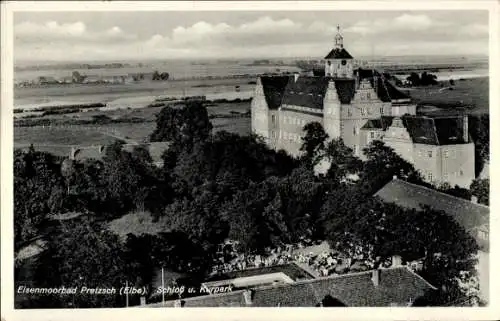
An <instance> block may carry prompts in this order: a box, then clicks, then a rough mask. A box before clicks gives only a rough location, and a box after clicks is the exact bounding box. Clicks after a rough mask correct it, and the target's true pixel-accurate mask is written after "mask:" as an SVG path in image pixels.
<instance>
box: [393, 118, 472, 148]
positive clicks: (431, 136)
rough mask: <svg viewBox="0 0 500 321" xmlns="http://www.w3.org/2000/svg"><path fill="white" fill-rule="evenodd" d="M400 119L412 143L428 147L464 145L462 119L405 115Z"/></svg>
mask: <svg viewBox="0 0 500 321" xmlns="http://www.w3.org/2000/svg"><path fill="white" fill-rule="evenodd" d="M402 119H403V123H404V124H405V127H406V128H407V129H408V132H409V133H410V136H411V138H412V140H413V142H414V143H417V144H428V145H454V144H464V143H465V140H464V123H463V117H456V116H450V117H424V116H409V115H407V116H404V117H403V118H402ZM467 135H468V134H467ZM468 141H469V142H470V138H468Z"/></svg>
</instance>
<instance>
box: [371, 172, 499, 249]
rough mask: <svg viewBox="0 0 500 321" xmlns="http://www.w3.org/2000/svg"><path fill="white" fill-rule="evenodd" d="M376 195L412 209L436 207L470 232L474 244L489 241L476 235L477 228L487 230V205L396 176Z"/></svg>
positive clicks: (483, 245) (488, 210)
mask: <svg viewBox="0 0 500 321" xmlns="http://www.w3.org/2000/svg"><path fill="white" fill-rule="evenodd" d="M375 196H378V197H380V198H381V199H382V200H383V201H385V202H389V203H395V204H396V205H399V206H403V207H406V208H412V209H421V208H422V206H425V205H428V206H430V207H432V208H434V209H435V210H438V211H444V212H446V213H447V214H448V215H450V216H452V217H453V218H454V219H455V220H456V222H457V223H458V224H460V225H461V226H462V227H463V228H464V229H465V230H466V231H468V232H470V233H471V234H472V236H473V237H474V238H476V241H477V243H478V244H479V245H480V246H481V247H482V248H483V249H487V248H488V243H489V242H488V241H487V240H486V241H485V240H483V239H481V238H479V237H478V235H477V233H475V232H474V231H475V230H477V229H482V230H485V229H486V232H487V231H488V230H489V216H490V208H489V207H488V206H485V205H482V204H475V203H472V202H470V201H468V200H465V199H462V198H458V197H455V196H452V195H448V194H445V193H441V192H438V191H436V190H433V189H430V188H427V187H424V186H419V185H415V184H411V183H408V182H406V181H403V180H399V179H395V180H392V181H390V182H389V183H387V184H386V185H385V186H384V187H382V188H381V189H380V190H379V191H378V192H377V193H375Z"/></svg>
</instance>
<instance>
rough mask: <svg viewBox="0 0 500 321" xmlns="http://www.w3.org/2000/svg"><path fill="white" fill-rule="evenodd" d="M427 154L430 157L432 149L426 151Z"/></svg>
mask: <svg viewBox="0 0 500 321" xmlns="http://www.w3.org/2000/svg"><path fill="white" fill-rule="evenodd" d="M427 156H429V158H432V150H430V151H428V152H427Z"/></svg>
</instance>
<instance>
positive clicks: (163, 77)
mask: <svg viewBox="0 0 500 321" xmlns="http://www.w3.org/2000/svg"><path fill="white" fill-rule="evenodd" d="M169 77H170V75H169V73H168V72H162V73H160V72H158V70H155V71H154V72H153V78H152V79H153V80H162V81H167V80H168V78H169Z"/></svg>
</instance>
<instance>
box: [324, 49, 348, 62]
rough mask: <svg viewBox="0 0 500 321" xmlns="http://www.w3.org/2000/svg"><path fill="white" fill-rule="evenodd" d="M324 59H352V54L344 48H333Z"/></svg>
mask: <svg viewBox="0 0 500 321" xmlns="http://www.w3.org/2000/svg"><path fill="white" fill-rule="evenodd" d="M325 59H352V56H351V54H349V53H348V52H347V50H345V49H344V48H341V49H338V48H333V49H332V50H331V51H330V52H329V53H328V55H326V57H325Z"/></svg>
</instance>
